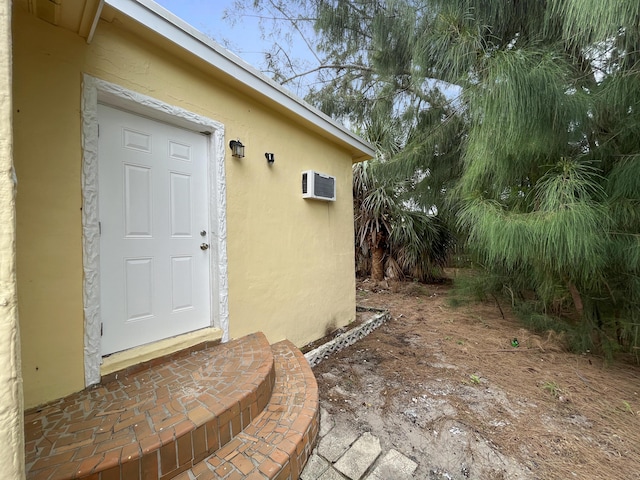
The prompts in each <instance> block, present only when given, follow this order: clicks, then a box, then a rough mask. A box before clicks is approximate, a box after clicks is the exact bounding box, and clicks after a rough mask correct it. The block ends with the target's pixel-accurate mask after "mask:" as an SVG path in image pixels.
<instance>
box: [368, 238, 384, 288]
mask: <svg viewBox="0 0 640 480" xmlns="http://www.w3.org/2000/svg"><path fill="white" fill-rule="evenodd" d="M371 279H372V280H373V281H375V282H381V281H382V280H384V248H382V246H380V244H378V245H376V246H374V247H373V248H372V249H371Z"/></svg>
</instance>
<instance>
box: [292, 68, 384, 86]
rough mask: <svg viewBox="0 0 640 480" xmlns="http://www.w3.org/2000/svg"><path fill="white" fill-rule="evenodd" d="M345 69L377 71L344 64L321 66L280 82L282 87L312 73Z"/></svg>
mask: <svg viewBox="0 0 640 480" xmlns="http://www.w3.org/2000/svg"><path fill="white" fill-rule="evenodd" d="M345 69H354V70H360V71H362V72H375V70H374V69H373V68H371V67H366V66H364V65H344V64H338V65H319V66H317V67H315V68H312V69H311V70H307V71H306V72H302V73H297V74H295V75H293V76H291V77H289V78H286V79H284V80H283V81H282V82H280V83H281V84H282V85H284V84H285V83H288V82H290V81H292V80H295V79H296V78H300V77H304V76H305V75H310V74H312V73H315V72H319V71H321V70H345Z"/></svg>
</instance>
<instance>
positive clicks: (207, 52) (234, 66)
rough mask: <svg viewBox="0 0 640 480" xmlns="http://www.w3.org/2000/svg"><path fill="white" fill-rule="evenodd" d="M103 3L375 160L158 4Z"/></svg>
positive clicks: (135, 0)
mask: <svg viewBox="0 0 640 480" xmlns="http://www.w3.org/2000/svg"><path fill="white" fill-rule="evenodd" d="M105 3H106V4H107V5H110V6H111V7H113V8H115V9H116V10H118V11H120V12H122V13H124V14H125V15H127V16H128V17H131V18H132V19H134V20H135V21H137V22H139V23H141V24H142V25H145V26H146V27H147V28H150V29H151V30H153V31H154V32H156V33H158V34H159V35H161V36H163V37H165V38H166V39H168V40H169V41H171V42H173V43H175V44H177V45H179V46H180V47H182V48H184V49H185V50H187V51H189V52H190V53H192V54H193V55H195V56H197V57H198V58H201V59H202V60H204V61H205V62H207V63H209V64H210V65H212V66H214V67H216V68H218V69H220V70H222V71H224V72H226V73H228V74H229V75H231V76H233V77H234V78H235V79H236V81H238V82H240V83H241V84H243V85H245V86H247V87H249V88H250V89H252V90H254V91H255V92H257V93H259V94H261V95H264V96H266V97H267V98H269V99H271V100H273V101H274V102H277V103H278V104H280V105H282V106H283V107H285V108H286V109H287V110H289V111H290V112H292V113H293V114H295V115H297V116H300V117H302V118H304V119H305V120H307V121H308V122H310V123H312V124H313V125H315V126H317V127H319V128H321V129H322V130H324V131H325V132H327V133H328V134H329V135H330V136H332V137H335V138H336V139H338V140H340V141H342V142H344V143H346V144H348V145H349V146H350V147H351V148H352V149H354V150H357V153H355V152H354V153H353V155H352V156H353V159H354V161H356V160H362V159H367V158H373V157H374V156H375V152H374V150H373V147H372V146H371V145H370V144H369V143H368V142H366V141H365V140H363V139H362V138H360V137H359V136H357V135H355V134H354V133H353V132H351V131H349V130H348V129H347V128H345V127H344V126H342V125H340V124H339V123H337V122H336V121H335V120H333V119H332V118H330V117H329V116H328V115H325V114H324V113H322V112H321V111H320V110H318V109H316V108H314V107H312V106H311V105H309V104H308V103H306V102H305V101H304V100H302V99H300V98H298V97H296V96H295V95H293V94H292V93H291V92H289V91H287V90H286V89H285V88H283V87H282V86H281V85H279V84H278V83H276V82H274V81H273V80H271V79H270V78H268V77H267V76H265V75H263V74H262V73H261V72H260V71H259V70H257V69H255V68H254V67H252V66H251V65H249V64H248V63H246V62H245V61H244V60H242V59H240V58H239V57H237V56H236V55H234V54H233V53H231V52H230V51H228V50H226V49H225V48H223V47H222V46H221V45H219V44H218V43H216V42H214V41H213V40H212V39H210V38H209V37H207V36H206V35H204V34H203V33H201V32H199V31H198V30H196V29H195V28H193V27H192V26H191V25H189V24H188V23H186V22H184V21H183V20H181V19H180V18H178V17H176V16H175V15H174V14H173V13H171V12H169V11H168V10H166V9H165V8H163V7H161V6H160V5H158V4H157V3H155V2H153V1H151V0H105Z"/></svg>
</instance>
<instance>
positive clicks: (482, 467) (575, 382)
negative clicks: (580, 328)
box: [314, 281, 640, 480]
mask: <svg viewBox="0 0 640 480" xmlns="http://www.w3.org/2000/svg"><path fill="white" fill-rule="evenodd" d="M449 293H450V287H448V286H445V285H423V284H419V283H409V282H407V283H394V284H389V285H383V286H374V285H373V284H372V283H371V282H367V281H364V282H358V285H357V302H358V304H359V305H362V306H367V307H378V308H383V309H387V310H389V311H390V313H391V320H390V321H389V322H388V323H387V324H385V325H383V326H381V327H380V328H379V329H378V330H376V331H374V332H373V333H372V334H370V335H369V336H368V337H366V338H365V339H363V340H361V341H359V342H357V343H356V344H354V345H352V346H351V347H348V348H346V349H345V350H343V351H341V352H339V353H337V354H334V355H333V356H332V357H330V358H328V359H325V360H324V361H323V362H322V363H321V364H320V365H318V366H317V367H316V368H315V369H314V371H315V374H316V377H317V379H318V385H319V387H320V398H321V405H322V407H324V408H325V409H327V410H328V411H329V412H330V413H331V415H332V416H333V418H334V419H335V421H336V424H340V423H343V422H349V423H350V424H351V425H352V426H353V427H354V428H355V429H357V430H359V431H360V432H364V431H370V432H372V433H373V434H374V435H376V436H378V437H379V438H380V440H381V443H382V446H383V449H388V448H395V449H396V450H399V451H400V452H402V453H404V454H405V455H407V456H408V457H410V458H412V459H413V460H414V461H416V462H417V463H418V465H419V467H418V470H417V471H416V473H415V478H419V479H468V478H470V479H483V480H484V479H544V480H546V479H563V480H564V479H572V478H576V479H640V367H638V366H637V365H635V364H633V363H631V362H629V361H626V360H625V359H618V360H617V361H616V362H615V363H613V364H607V363H606V362H605V361H604V360H603V359H602V358H600V357H598V356H596V355H593V354H591V353H588V352H585V353H583V354H575V353H568V352H567V351H566V349H565V347H564V344H563V342H562V339H561V338H558V336H556V335H553V334H548V335H535V334H533V333H531V332H529V331H528V330H526V329H524V328H522V325H521V324H520V323H519V322H518V321H517V320H516V319H515V317H514V316H513V315H512V314H511V312H510V310H509V308H507V306H505V305H501V306H500V308H498V305H497V304H496V302H492V303H469V304H465V305H462V306H458V307H452V306H450V302H448V301H447V296H448V295H449ZM501 310H502V311H501ZM503 315H504V318H503ZM514 339H517V345H518V346H514V345H515V344H516V343H515V342H514ZM390 480H391V479H390Z"/></svg>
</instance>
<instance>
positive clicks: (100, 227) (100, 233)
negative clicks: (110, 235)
mask: <svg viewBox="0 0 640 480" xmlns="http://www.w3.org/2000/svg"><path fill="white" fill-rule="evenodd" d="M98 235H102V222H98Z"/></svg>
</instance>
